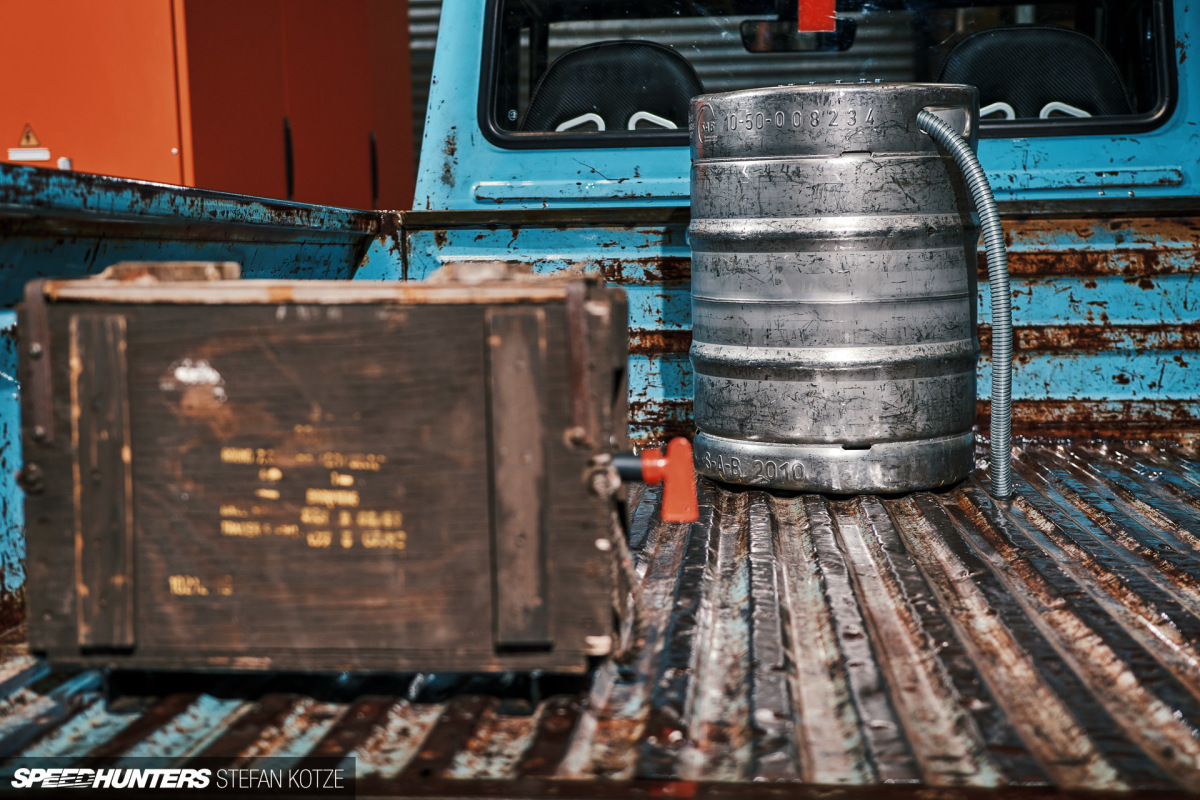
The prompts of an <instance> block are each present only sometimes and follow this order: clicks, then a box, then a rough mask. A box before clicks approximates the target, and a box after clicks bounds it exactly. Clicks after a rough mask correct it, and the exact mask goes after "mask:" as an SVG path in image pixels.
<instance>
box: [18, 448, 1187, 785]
mask: <svg viewBox="0 0 1200 800" xmlns="http://www.w3.org/2000/svg"><path fill="white" fill-rule="evenodd" d="M1016 453H1017V455H1016V461H1015V466H1016V476H1017V486H1018V491H1019V496H1018V498H1017V499H1015V500H1014V501H1012V502H1010V503H1007V504H1003V505H1001V504H997V503H994V502H993V501H992V500H991V499H990V498H989V497H988V495H987V493H986V490H985V486H986V482H985V481H983V480H981V479H980V478H981V476H979V475H977V476H976V478H975V479H973V480H971V481H968V482H967V483H966V484H964V485H962V486H960V487H958V488H955V489H953V490H951V491H947V492H941V493H918V494H915V495H909V496H904V497H854V498H834V497H823V496H817V495H792V496H781V495H770V494H767V493H765V492H761V491H755V490H740V489H732V488H729V487H721V486H717V485H714V484H711V483H707V482H702V483H701V486H700V491H701V519H700V521H699V522H698V523H695V524H693V525H686V524H663V523H662V522H661V521H660V519H659V515H658V510H657V509H658V506H657V503H658V499H659V497H658V494H657V490H655V489H647V490H645V491H644V492H640V493H638V492H635V493H634V495H635V496H633V497H631V503H630V508H631V520H632V524H631V537H632V545H633V549H634V553H635V559H636V561H637V564H638V569H639V571H640V572H641V573H642V574H643V576H644V583H643V598H642V601H643V610H644V614H645V619H646V622H647V623H648V627H647V630H648V637H647V641H646V645H645V647H644V648H643V649H642V650H641V652H640V653H639V654H638V656H637V657H636V658H635V659H634V660H633V661H632V662H630V663H629V664H627V665H625V666H618V665H616V664H614V663H611V662H609V663H604V664H600V665H598V668H597V670H596V671H595V673H594V674H593V676H592V678H591V681H590V687H589V685H588V681H586V680H579V679H569V678H558V677H555V676H545V675H543V676H539V675H532V676H530V675H499V676H447V675H437V676H431V675H420V676H415V677H414V676H405V677H362V678H358V677H350V676H295V675H278V674H277V675H272V676H262V677H259V676H253V675H242V676H230V675H192V676H166V675H144V674H131V673H113V674H109V675H103V674H101V673H98V672H83V673H75V674H60V673H57V672H54V671H52V670H51V669H50V668H49V667H48V666H47V665H45V664H44V663H43V662H41V661H40V660H39V659H37V658H34V657H32V656H30V655H29V654H28V653H27V651H26V650H25V648H24V647H23V645H22V643H21V641H20V639H21V636H20V632H19V630H16V631H12V632H10V634H9V635H8V637H7V642H8V643H7V644H6V645H4V648H3V650H4V660H3V664H2V666H0V695H2V696H3V699H2V700H0V708H2V709H3V713H2V714H0V754H3V755H13V754H17V753H20V754H23V755H70V756H73V757H75V758H76V760H83V759H86V758H89V757H94V756H98V755H125V756H155V757H159V758H161V759H162V760H163V762H164V764H165V763H166V762H170V763H176V764H177V763H181V762H184V761H186V760H187V759H189V758H192V757H195V756H198V755H205V756H219V757H224V758H226V759H228V760H229V761H230V762H231V763H233V762H235V761H237V762H239V764H245V763H247V762H249V761H251V760H253V759H254V758H256V757H259V756H266V755H272V756H288V757H293V758H302V757H304V756H306V755H323V756H336V755H353V756H355V757H356V758H357V769H358V776H359V792H360V794H361V795H364V796H365V795H372V794H401V795H418V796H432V797H450V796H472V795H473V796H535V797H538V796H540V797H551V796H553V797H573V796H630V795H631V794H632V795H637V796H660V797H709V796H711V797H726V796H728V797H734V796H736V797H746V796H757V795H768V796H772V797H774V796H779V795H780V794H781V793H787V794H789V795H791V796H795V795H800V796H813V797H816V796H818V795H820V796H828V792H827V790H824V789H820V788H818V787H814V786H811V785H805V786H801V785H796V784H795V783H792V784H791V785H790V786H787V787H784V786H780V785H779V784H777V783H774V782H775V781H780V780H783V781H790V782H795V781H804V782H805V783H806V784H842V785H847V786H857V787H860V789H859V790H858V791H855V790H850V789H847V791H845V792H842V793H840V796H858V795H859V794H861V793H862V792H863V790H867V791H869V792H870V793H871V794H876V793H877V790H881V789H882V790H884V791H885V793H898V794H906V795H907V794H912V793H914V792H915V791H918V790H919V788H920V786H924V787H947V786H972V787H981V789H982V788H985V787H992V788H997V787H1014V786H1029V785H1034V786H1046V787H1051V786H1052V787H1057V788H1058V789H1060V790H1121V789H1129V788H1140V789H1179V788H1183V789H1190V790H1193V791H1195V790H1197V789H1200V733H1198V728H1200V667H1198V661H1197V659H1198V656H1200V654H1198V652H1197V648H1198V646H1200V578H1197V576H1198V575H1200V461H1198V460H1197V459H1196V454H1195V452H1194V451H1191V450H1184V449H1179V448H1172V447H1169V446H1164V445H1163V444H1162V443H1161V442H1158V443H1156V444H1155V445H1154V446H1153V447H1150V446H1145V447H1143V446H1140V445H1137V444H1117V443H1113V442H1100V441H1067V440H1064V441H1022V442H1020V443H1019V444H1018V448H1017V451H1016ZM981 456H982V453H981ZM562 779H578V780H562ZM595 779H610V780H595ZM631 779H632V781H631ZM764 780H765V781H768V782H769V783H761V782H755V783H753V784H749V785H741V786H738V785H736V784H731V783H727V782H730V781H737V782H742V781H764ZM630 781H631V782H630ZM662 781H683V782H681V783H674V782H672V783H663V782H662ZM882 784H888V786H887V787H886V788H885V787H883V786H881V785H882ZM906 785H908V786H907V787H906ZM983 793H984V794H989V795H990V794H992V793H991V792H983ZM1005 793H1006V794H1011V793H1012V792H1011V790H1006V792H1005ZM1072 793H1073V792H1072ZM971 794H974V793H971ZM1019 794H1022V795H1023V796H1037V795H1041V794H1044V791H1043V790H1038V789H1030V790H1021V791H1020V792H1019ZM1088 794H1090V792H1088Z"/></svg>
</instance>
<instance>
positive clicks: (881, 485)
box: [694, 431, 975, 494]
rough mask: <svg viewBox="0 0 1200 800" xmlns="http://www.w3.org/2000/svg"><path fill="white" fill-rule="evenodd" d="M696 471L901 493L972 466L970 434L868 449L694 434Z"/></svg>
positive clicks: (752, 481) (957, 476)
mask: <svg viewBox="0 0 1200 800" xmlns="http://www.w3.org/2000/svg"><path fill="white" fill-rule="evenodd" d="M694 449H695V459H696V472H697V473H698V474H700V475H704V476H706V477H709V478H713V479H714V480H718V481H723V482H725V483H733V484H740V485H743V486H758V487H763V488H767V489H781V490H786V491H802V492H820V493H822V494H901V493H905V492H915V491H922V490H928V489H938V488H942V487H945V486H951V485H953V484H955V483H958V482H960V481H962V480H964V479H966V478H967V477H968V476H969V475H970V474H971V471H972V470H973V469H974V467H975V434H974V432H972V431H968V432H966V433H961V434H955V435H952V436H941V437H937V438H932V439H919V440H916V441H911V442H883V443H880V444H875V445H872V446H871V447H870V448H861V449H859V448H847V447H846V446H843V445H840V444H794V443H780V442H754V441H748V440H745V439H730V438H727V437H724V436H715V435H713V434H711V433H704V432H700V433H698V434H697V435H696V442H695V448H694Z"/></svg>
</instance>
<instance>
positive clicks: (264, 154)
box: [177, 0, 290, 197]
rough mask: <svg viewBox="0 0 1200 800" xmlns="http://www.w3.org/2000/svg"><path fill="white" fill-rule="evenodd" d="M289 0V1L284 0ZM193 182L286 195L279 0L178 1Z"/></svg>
mask: <svg viewBox="0 0 1200 800" xmlns="http://www.w3.org/2000/svg"><path fill="white" fill-rule="evenodd" d="M289 2H290V0H289ZM177 5H182V7H183V11H184V13H183V27H184V30H185V31H186V33H185V38H186V40H187V43H186V48H187V52H186V63H187V77H188V80H187V84H186V86H185V93H184V95H183V102H186V103H187V106H188V111H189V117H190V122H191V140H192V152H191V158H192V165H193V169H194V177H193V185H195V186H201V187H203V188H205V189H218V190H221V191H227V192H240V193H241V194H252V195H260V196H263V197H286V196H287V183H286V172H285V164H284V152H283V150H284V148H283V118H284V116H285V114H286V111H285V107H284V106H285V98H284V75H283V11H282V6H283V2H282V1H281V0H182V2H181V3H178V4H177Z"/></svg>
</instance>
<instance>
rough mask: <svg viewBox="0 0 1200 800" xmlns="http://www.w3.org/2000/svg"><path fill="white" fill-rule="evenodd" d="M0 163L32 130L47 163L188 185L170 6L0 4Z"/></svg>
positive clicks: (109, 0)
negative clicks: (0, 40)
mask: <svg viewBox="0 0 1200 800" xmlns="http://www.w3.org/2000/svg"><path fill="white" fill-rule="evenodd" d="M0 20H3V26H4V28H3V29H4V46H3V47H0V75H3V76H4V79H3V89H0V159H3V160H9V159H8V158H7V156H8V148H10V147H15V146H17V145H18V144H19V143H20V138H21V132H22V131H23V129H24V127H25V125H26V123H28V124H29V125H31V126H32V127H33V131H34V133H35V134H36V135H37V137H38V139H39V140H40V141H41V144H42V146H43V147H46V148H48V149H49V150H50V161H48V162H25V163H31V164H32V165H33V166H51V167H53V166H55V164H56V162H57V159H59V158H60V157H66V158H69V159H71V163H72V166H73V168H74V169H76V170H79V171H84V172H95V173H100V174H104V175H117V176H120V177H129V178H142V179H145V180H152V181H162V182H165V183H180V182H181V181H182V179H183V172H182V166H181V165H182V159H181V154H180V152H179V149H180V136H179V116H178V109H177V107H176V82H175V55H174V37H173V28H172V4H171V0H105V2H103V3H98V2H95V0H54V1H53V2H28V0H0Z"/></svg>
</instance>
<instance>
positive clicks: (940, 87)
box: [692, 81, 976, 103]
mask: <svg viewBox="0 0 1200 800" xmlns="http://www.w3.org/2000/svg"><path fill="white" fill-rule="evenodd" d="M831 90H836V91H856V92H857V91H864V90H865V91H871V92H878V91H885V90H886V91H888V92H904V93H906V94H909V93H917V92H930V91H934V90H936V91H952V92H953V91H966V92H974V91H976V88H975V87H974V86H972V85H970V84H966V83H910V82H906V81H881V82H879V83H812V84H808V83H806V84H792V83H788V84H778V85H775V86H760V87H757V88H754V89H738V90H736V91H732V92H713V93H710V94H701V95H697V96H696V97H694V98H692V102H694V103H699V102H704V101H720V100H725V99H730V98H737V97H754V96H758V95H779V94H808V93H813V94H818V93H824V92H829V91H831Z"/></svg>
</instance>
